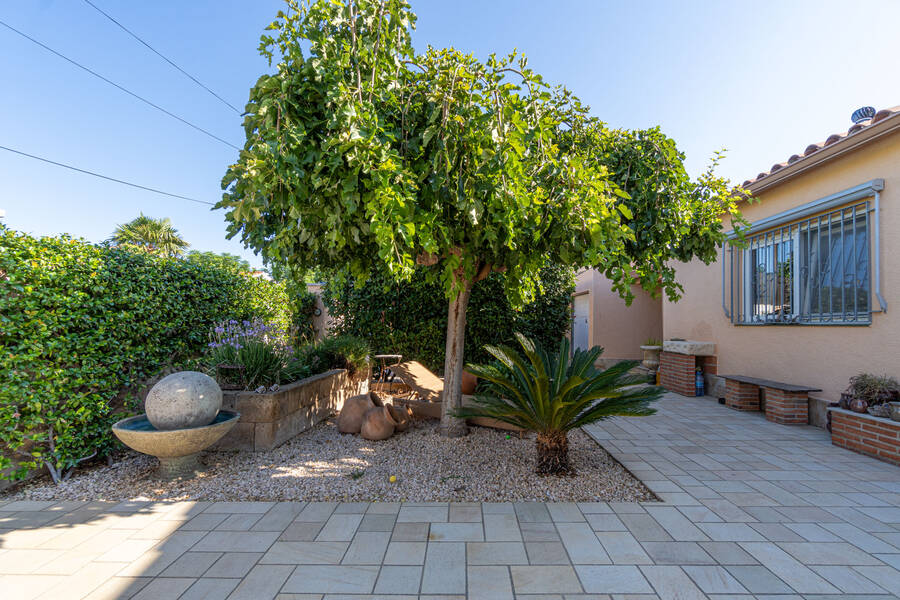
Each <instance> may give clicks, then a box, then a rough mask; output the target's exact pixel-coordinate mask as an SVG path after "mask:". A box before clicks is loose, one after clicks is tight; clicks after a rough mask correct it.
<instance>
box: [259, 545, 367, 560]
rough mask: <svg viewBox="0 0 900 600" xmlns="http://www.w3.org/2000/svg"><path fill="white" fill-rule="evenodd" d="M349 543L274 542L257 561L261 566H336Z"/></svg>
mask: <svg viewBox="0 0 900 600" xmlns="http://www.w3.org/2000/svg"><path fill="white" fill-rule="evenodd" d="M349 545H350V542H275V543H274V544H272V547H271V548H269V550H268V551H267V552H266V553H265V554H264V555H263V557H262V558H260V559H259V563H260V564H263V565H273V564H274V565H336V564H338V563H340V562H341V559H342V558H343V557H344V554H345V553H346V552H347V547H348V546H349Z"/></svg>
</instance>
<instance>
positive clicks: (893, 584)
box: [853, 567, 900, 593]
mask: <svg viewBox="0 0 900 600" xmlns="http://www.w3.org/2000/svg"><path fill="white" fill-rule="evenodd" d="M853 569H854V570H855V571H857V572H858V573H862V574H863V575H864V576H865V577H867V578H868V579H871V580H872V581H874V582H875V583H876V584H877V585H879V586H881V587H883V588H884V589H886V590H889V591H890V592H891V593H896V592H897V590H900V570H898V569H895V568H893V567H853Z"/></svg>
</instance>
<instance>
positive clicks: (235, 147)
mask: <svg viewBox="0 0 900 600" xmlns="http://www.w3.org/2000/svg"><path fill="white" fill-rule="evenodd" d="M0 25H3V26H4V27H6V28H7V29H9V30H10V31H12V32H14V33H18V34H19V35H20V36H22V37H23V38H25V39H26V40H28V41H30V42H33V43H35V44H37V45H38V46H40V47H41V48H43V49H44V50H47V51H48V52H52V53H53V54H55V55H56V56H58V57H60V58H61V59H63V60H65V61H66V62H69V63H71V64H73V65H75V66H76V67H78V68H79V69H82V70H84V71H87V72H88V73H90V74H91V75H93V76H94V77H97V78H98V79H101V80H103V81H105V82H106V83H108V84H109V85H111V86H113V87H115V88H118V89H119V90H121V91H123V92H125V93H126V94H128V95H129V96H132V97H134V98H137V99H138V100H140V101H141V102H143V103H145V104H147V105H149V106H152V107H153V108H155V109H156V110H158V111H160V112H162V113H164V114H166V115H168V116H170V117H172V118H173V119H177V120H179V121H181V122H182V123H184V124H185V125H187V126H189V127H192V128H194V129H196V130H197V131H199V132H200V133H204V134H206V135H208V136H209V137H211V138H213V139H214V140H218V141H220V142H222V143H223V144H225V145H226V146H231V147H232V148H234V149H235V150H240V148H238V147H237V146H235V145H234V144H232V143H231V142H229V141H227V140H224V139H222V138H220V137H219V136H217V135H215V134H214V133H210V132H209V131H207V130H205V129H203V128H202V127H199V126H198V125H194V124H193V123H191V122H190V121H187V120H185V119H182V118H181V117H179V116H178V115H176V114H174V113H171V112H169V111H168V110H166V109H164V108H163V107H161V106H159V105H158V104H154V103H153V102H150V101H149V100H147V99H146V98H144V97H142V96H139V95H137V94H135V93H134V92H132V91H131V90H128V89H126V88H124V87H122V86H121V85H119V84H118V83H116V82H114V81H110V80H109V79H107V78H106V77H104V76H103V75H101V74H99V73H97V72H96V71H92V70H91V69H89V68H87V67H86V66H84V65H82V64H81V63H78V62H76V61H74V60H72V59H71V58H69V57H68V56H65V55H64V54H61V53H59V52H57V51H56V50H54V49H53V48H51V47H49V46H47V45H45V44H42V43H41V42H39V41H37V40H36V39H34V38H33V37H31V36H29V35H27V34H25V33H22V32H21V31H19V30H18V29H16V28H15V27H13V26H12V25H9V24H8V23H5V22H4V21H2V20H0Z"/></svg>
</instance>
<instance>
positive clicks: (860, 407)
mask: <svg viewBox="0 0 900 600" xmlns="http://www.w3.org/2000/svg"><path fill="white" fill-rule="evenodd" d="M868 408H869V403H868V402H866V401H865V400H863V399H862V398H854V399H853V400H851V401H850V410H852V411H853V412H858V413H865V412H866V411H867V410H868Z"/></svg>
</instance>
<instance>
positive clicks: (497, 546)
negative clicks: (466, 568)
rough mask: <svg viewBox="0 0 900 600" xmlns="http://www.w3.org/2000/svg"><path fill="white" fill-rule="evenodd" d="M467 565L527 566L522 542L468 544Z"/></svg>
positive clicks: (526, 557)
mask: <svg viewBox="0 0 900 600" xmlns="http://www.w3.org/2000/svg"><path fill="white" fill-rule="evenodd" d="M466 559H467V561H468V564H469V565H476V566H481V565H527V564H528V556H527V554H526V553H525V545H524V544H523V543H522V542H469V543H468V544H466Z"/></svg>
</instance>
